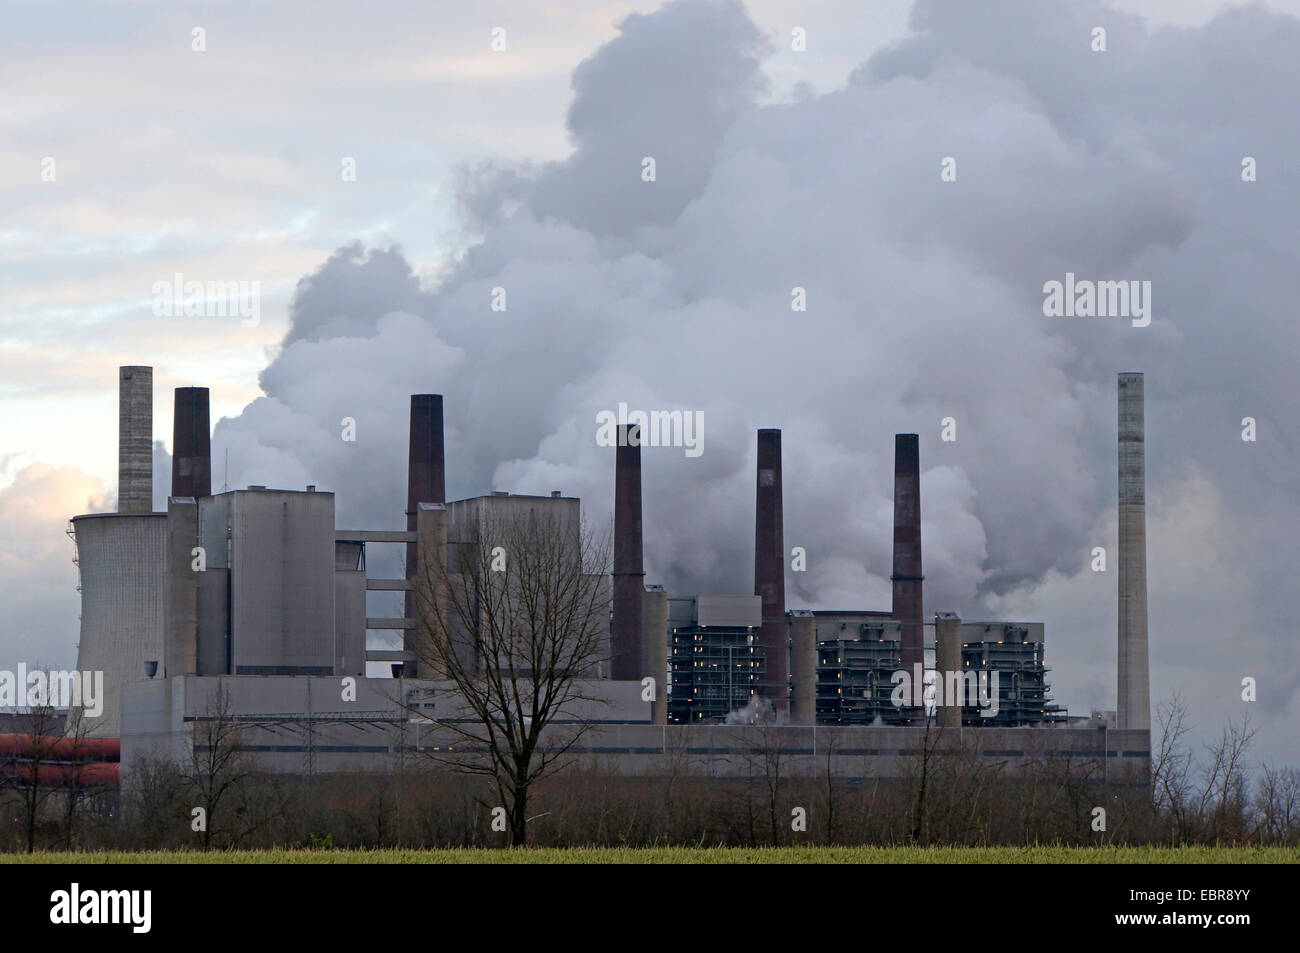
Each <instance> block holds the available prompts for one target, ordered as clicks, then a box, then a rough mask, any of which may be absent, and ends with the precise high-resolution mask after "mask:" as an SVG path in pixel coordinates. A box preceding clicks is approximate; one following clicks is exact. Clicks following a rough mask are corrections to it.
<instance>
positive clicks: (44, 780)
mask: <svg viewBox="0 0 1300 953" xmlns="http://www.w3.org/2000/svg"><path fill="white" fill-rule="evenodd" d="M0 777H11V778H18V779H19V780H22V781H26V782H28V783H30V782H31V781H32V778H33V777H35V779H36V783H37V784H38V785H45V786H49V787H53V786H55V785H61V784H67V783H68V782H69V781H70V780H75V781H76V782H77V783H78V784H81V785H92V784H120V783H121V781H122V766H121V765H120V764H107V763H105V762H102V761H99V762H92V763H91V764H41V765H38V766H33V765H31V764H27V763H24V762H21V761H19V762H17V763H12V764H3V765H0Z"/></svg>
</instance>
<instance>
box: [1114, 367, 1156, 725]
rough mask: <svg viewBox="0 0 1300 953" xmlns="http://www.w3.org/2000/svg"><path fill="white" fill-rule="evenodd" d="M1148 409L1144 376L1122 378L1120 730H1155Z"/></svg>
mask: <svg viewBox="0 0 1300 953" xmlns="http://www.w3.org/2000/svg"><path fill="white" fill-rule="evenodd" d="M1144 416H1145V406H1144V397H1143V386H1142V375H1141V374H1120V375H1119V696H1118V702H1117V705H1116V721H1117V723H1118V727H1119V728H1121V729H1124V728H1137V729H1141V730H1143V731H1149V730H1150V729H1151V676H1150V672H1149V669H1148V658H1147V525H1146V524H1147V518H1146V443H1145V440H1146V437H1145V423H1144V420H1143V418H1144Z"/></svg>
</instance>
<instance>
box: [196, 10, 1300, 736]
mask: <svg viewBox="0 0 1300 953" xmlns="http://www.w3.org/2000/svg"><path fill="white" fill-rule="evenodd" d="M1099 24H1100V25H1104V26H1105V28H1106V30H1107V36H1108V43H1107V47H1108V48H1107V51H1106V52H1105V53H1095V52H1093V51H1092V49H1091V47H1090V37H1091V31H1092V28H1093V27H1094V26H1097V25H1099ZM912 25H913V35H912V36H911V37H910V38H909V39H908V40H906V41H905V42H903V43H901V44H900V45H898V46H895V47H893V48H891V49H889V50H887V51H885V52H883V53H880V54H878V55H876V56H874V57H873V58H871V59H870V60H868V61H867V62H865V63H863V64H862V65H861V66H860V68H858V69H857V70H856V71H855V72H854V73H853V74H852V75H851V76H848V77H846V78H845V83H844V86H843V87H842V88H841V89H838V90H835V91H833V92H829V93H826V94H824V95H811V94H809V95H803V96H801V97H800V98H798V99H797V100H796V101H793V102H770V101H768V100H767V99H766V98H765V90H766V87H765V83H764V74H763V64H764V62H765V60H767V59H769V58H774V57H789V56H796V55H801V54H796V53H792V52H791V51H789V50H788V49H787V48H786V44H787V43H788V41H787V40H786V39H784V38H782V37H779V36H778V37H772V38H767V37H765V36H764V35H763V34H762V33H761V32H760V31H759V30H758V29H757V28H756V27H755V26H754V24H753V23H752V22H751V21H750V19H749V18H748V16H747V14H746V12H745V10H744V8H743V6H742V5H740V4H739V3H733V2H680V3H672V4H669V5H667V6H665V7H664V8H663V9H662V10H661V11H659V12H657V13H655V14H653V15H646V16H642V15H634V16H630V17H628V18H627V19H626V20H625V21H624V22H623V24H622V26H621V31H620V34H619V35H618V37H617V38H615V39H614V40H612V41H611V42H609V43H608V44H606V45H605V46H604V47H602V48H600V49H599V50H597V51H595V52H594V53H593V55H592V56H591V57H590V58H589V59H588V60H586V61H585V62H584V63H582V64H581V66H579V67H578V68H577V70H576V71H575V72H574V74H573V79H572V86H573V101H572V106H571V108H570V110H569V115H568V128H569V132H570V135H571V138H572V143H573V152H572V154H571V155H570V156H569V157H568V158H567V159H565V160H563V161H560V162H556V163H549V164H536V165H513V164H508V163H503V162H499V161H495V160H494V159H493V157H491V156H485V157H484V161H483V162H482V163H481V164H478V165H475V166H473V167H472V168H467V169H465V170H464V171H463V174H462V176H461V178H460V183H459V190H460V197H461V201H462V212H463V216H464V224H465V228H466V230H467V232H468V233H470V234H473V235H475V236H476V238H475V240H474V241H473V243H472V244H470V246H469V247H468V248H467V250H466V251H465V252H464V254H463V256H462V257H460V258H459V259H458V260H457V261H455V262H451V263H445V262H444V263H419V262H410V261H408V260H406V258H405V257H404V256H403V254H402V252H401V250H400V249H399V248H366V247H363V246H361V245H360V244H356V245H352V246H349V247H345V248H341V249H339V250H338V251H337V252H336V253H335V254H334V255H332V256H331V257H330V258H329V259H328V260H327V261H325V262H324V263H323V264H321V266H320V267H319V268H318V269H317V270H316V271H315V272H314V273H312V274H310V275H308V276H306V277H304V278H303V279H302V280H301V282H300V283H299V286H298V289H297V293H296V295H295V297H294V300H293V304H292V309H291V315H290V317H291V326H290V328H289V331H288V333H287V334H286V336H285V339H284V342H283V348H282V350H281V351H280V352H279V354H278V355H277V356H276V357H275V359H274V360H273V361H272V362H271V363H270V364H269V366H268V367H267V368H266V369H265V371H264V372H263V374H262V375H261V387H262V389H263V391H264V393H265V396H264V397H262V398H260V399H258V400H256V401H254V402H253V403H251V404H249V405H248V406H247V407H246V408H245V409H244V411H243V412H242V413H241V414H240V415H239V416H238V417H236V418H233V419H225V420H223V421H221V422H220V423H219V425H218V426H217V428H216V434H215V439H214V447H213V460H214V471H215V470H216V467H217V466H218V464H217V463H216V461H223V462H224V455H225V453H226V451H229V466H230V482H231V484H232V485H234V486H244V485H247V484H248V483H265V484H270V485H273V486H285V487H301V486H303V485H305V484H307V483H316V484H318V485H320V487H321V489H331V490H335V491H337V492H338V494H339V496H338V506H339V517H338V520H339V524H340V525H349V526H357V525H366V526H375V527H389V528H400V526H401V524H402V513H403V505H404V497H403V478H404V474H405V454H406V444H405V435H406V417H405V415H406V408H407V407H408V395H409V394H411V393H416V392H437V393H442V394H444V395H446V415H447V441H446V445H447V466H448V469H447V481H448V487H447V488H448V493H449V498H453V499H454V498H458V497H461V496H467V495H476V494H480V493H486V492H488V491H490V490H492V489H502V490H510V491H512V492H520V493H543V494H544V493H547V492H548V491H550V490H553V489H561V490H563V491H564V492H565V493H566V494H574V495H580V496H581V497H582V498H583V501H584V505H585V507H586V513H587V516H588V519H589V520H590V521H591V522H592V523H593V524H596V525H597V526H605V525H608V523H609V520H610V515H611V513H612V503H613V469H614V455H613V452H612V451H611V450H610V449H608V448H602V447H599V446H597V444H596V441H595V433H596V424H595V421H596V414H597V413H598V412H599V411H602V410H613V409H615V408H616V407H617V406H618V403H619V402H620V401H625V402H627V403H628V405H629V406H632V407H639V408H647V409H668V410H671V409H681V410H692V411H695V410H698V411H702V412H703V414H704V417H705V423H706V427H705V432H706V434H707V440H706V443H705V451H704V453H703V454H702V455H701V456H699V457H698V458H688V457H686V456H685V455H684V454H683V453H682V452H681V450H680V449H674V448H646V449H644V451H643V456H642V459H643V470H644V476H643V479H644V488H645V543H646V571H647V581H648V582H658V583H662V584H665V585H666V586H667V587H668V589H669V591H670V592H674V593H682V594H692V593H696V592H710V591H736V592H747V591H750V587H751V585H752V578H751V576H750V569H751V567H752V546H753V541H752V536H751V534H752V516H753V483H754V476H753V468H754V454H755V449H754V446H755V431H756V430H757V429H759V428H762V427H777V428H781V429H782V430H783V449H784V470H785V474H784V477H785V519H786V522H785V540H786V545H787V547H795V546H802V547H804V548H805V549H806V551H807V554H808V555H807V561H808V569H807V571H806V572H801V573H790V574H789V576H788V582H787V603H788V605H789V606H791V607H805V606H806V607H811V608H887V607H888V605H889V582H888V576H889V572H890V541H891V532H890V529H891V518H892V505H891V496H890V494H891V490H892V465H893V461H892V457H891V454H892V448H893V440H892V436H893V434H894V433H896V432H916V433H919V434H920V435H921V466H922V471H923V476H922V517H923V550H924V553H925V558H926V563H925V575H926V589H925V597H926V607H925V608H926V612H927V614H928V613H933V612H934V611H936V610H939V609H953V610H956V611H958V612H959V613H960V614H961V615H962V616H963V618H966V619H976V618H981V617H993V618H997V617H999V615H998V614H1001V615H1002V616H1006V615H1014V614H1020V615H1022V616H1024V615H1031V614H1032V617H1034V618H1042V619H1044V621H1046V622H1047V624H1048V627H1047V639H1048V656H1049V661H1050V662H1051V663H1052V664H1053V666H1054V667H1055V668H1056V669H1057V673H1058V674H1061V673H1069V675H1068V676H1066V677H1068V679H1070V681H1068V682H1066V681H1065V680H1064V679H1062V678H1058V679H1057V684H1056V694H1057V695H1058V697H1060V696H1062V695H1064V696H1065V699H1064V700H1066V701H1069V702H1070V703H1071V704H1072V706H1073V707H1074V708H1075V709H1076V711H1077V710H1078V709H1084V710H1085V713H1086V708H1087V707H1088V706H1089V704H1092V705H1093V706H1094V707H1102V706H1103V705H1106V704H1111V705H1113V699H1114V674H1113V673H1114V632H1115V609H1114V599H1115V582H1114V575H1113V573H1114V549H1113V547H1114V539H1115V530H1114V505H1115V376H1116V373H1117V372H1118V371H1128V370H1141V371H1145V372H1146V388H1147V466H1148V474H1147V479H1148V500H1149V501H1150V502H1149V507H1148V513H1149V520H1150V524H1149V529H1148V538H1149V540H1150V543H1149V545H1150V552H1149V557H1148V558H1149V563H1150V580H1151V610H1150V617H1151V646H1152V671H1153V673H1155V682H1154V684H1153V698H1154V699H1160V698H1162V697H1166V696H1167V695H1168V694H1169V693H1170V692H1171V691H1172V690H1174V689H1177V690H1180V691H1181V692H1182V693H1183V694H1184V695H1185V696H1190V697H1192V698H1193V699H1194V700H1195V701H1196V702H1197V703H1198V704H1202V705H1204V706H1206V710H1207V714H1206V715H1205V720H1206V721H1208V722H1212V721H1213V720H1214V719H1216V718H1218V717H1219V716H1221V715H1223V714H1224V713H1231V712H1236V711H1237V710H1238V709H1239V708H1240V705H1239V704H1235V702H1236V700H1237V699H1236V694H1235V693H1236V691H1237V686H1238V683H1239V681H1240V679H1241V678H1242V677H1244V676H1248V675H1253V676H1255V677H1257V678H1259V679H1260V683H1261V690H1260V701H1259V703H1258V704H1259V707H1260V709H1262V710H1264V711H1265V712H1267V713H1268V714H1267V717H1269V718H1272V719H1274V721H1275V722H1276V723H1282V722H1284V721H1285V720H1286V718H1288V717H1290V718H1292V720H1294V717H1300V700H1298V698H1297V689H1298V688H1300V676H1297V675H1296V674H1294V673H1297V672H1300V654H1298V650H1297V649H1296V647H1295V645H1296V643H1295V640H1293V639H1278V638H1277V637H1276V634H1277V633H1278V632H1280V631H1283V628H1284V622H1283V620H1284V616H1283V602H1284V601H1289V597H1290V596H1291V595H1292V593H1293V591H1294V572H1295V567H1296V565H1297V564H1300V561H1298V559H1297V557H1300V547H1298V545H1297V542H1296V539H1295V534H1294V531H1293V530H1294V527H1295V526H1297V525H1300V519H1298V518H1300V502H1298V500H1297V494H1296V492H1295V463H1296V459H1297V455H1296V450H1297V438H1298V435H1297V431H1296V426H1295V423H1294V417H1293V416H1292V415H1293V414H1294V408H1295V406H1296V404H1297V401H1296V398H1297V383H1296V382H1297V379H1298V378H1297V375H1296V366H1295V364H1296V357H1295V355H1296V354H1297V353H1300V341H1298V340H1297V337H1298V335H1297V331H1296V322H1295V315H1294V302H1295V301H1297V300H1300V271H1298V270H1297V269H1295V268H1294V262H1293V260H1292V258H1291V253H1293V249H1294V242H1295V234H1296V233H1295V222H1294V210H1295V209H1296V208H1298V207H1300V194H1298V193H1300V179H1298V178H1297V177H1296V176H1295V174H1294V165H1295V164H1294V156H1296V155H1297V154H1300V142H1297V138H1298V137H1300V126H1298V125H1297V124H1296V123H1295V121H1294V103H1295V101H1296V97H1297V94H1300V75H1298V73H1300V55H1297V54H1298V53H1300V21H1296V20H1295V19H1291V18H1286V17H1281V16H1276V15H1273V14H1270V13H1268V12H1265V11H1264V10H1262V9H1243V10H1239V11H1236V12H1232V13H1227V14H1224V15H1222V16H1220V17H1219V18H1217V19H1215V20H1213V21H1212V22H1210V23H1209V24H1208V25H1206V26H1205V27H1203V28H1197V29H1178V30H1174V29H1163V30H1158V31H1154V32H1151V31H1149V30H1148V28H1147V27H1146V26H1145V25H1144V23H1143V22H1142V21H1141V20H1139V19H1138V18H1136V17H1133V16H1129V15H1126V14H1123V13H1119V12H1116V11H1113V10H1110V9H1108V8H1106V7H1104V6H1103V5H1101V4H1099V3H1092V2H1076V3H1071V4H1068V5H1060V4H1043V3H1039V2H1035V0H998V2H989V3H981V4H971V3H967V2H965V0H922V2H919V3H918V4H917V6H916V9H915V13H914V16H913V24H912ZM803 55H809V54H803ZM1245 156H1251V157H1254V158H1255V159H1256V160H1257V162H1258V169H1259V173H1258V180H1257V181H1255V182H1250V183H1247V182H1243V181H1242V178H1241V174H1240V173H1241V165H1242V160H1243V157H1245ZM645 157H653V158H654V159H655V166H656V180H655V181H654V182H645V181H643V180H642V175H641V173H642V167H643V166H642V162H643V159H644V158H645ZM946 157H951V158H952V159H954V160H955V169H956V180H955V181H952V182H945V181H942V180H941V177H940V172H941V163H942V162H943V160H944V159H945V158H946ZM421 269H424V270H435V269H436V270H438V271H439V272H440V273H441V274H442V275H443V278H442V280H441V282H440V283H439V284H438V285H437V286H429V285H426V284H422V283H421V282H420V281H419V280H418V279H417V278H416V271H417V270H421ZM1067 272H1073V273H1074V274H1076V275H1079V276H1080V277H1083V278H1088V279H1092V280H1116V281H1120V280H1139V281H1150V282H1151V287H1152V296H1153V302H1154V306H1153V313H1154V320H1153V321H1152V322H1151V324H1150V326H1149V327H1146V328H1135V327H1133V326H1132V324H1131V322H1129V321H1128V320H1122V319H1118V318H1048V317H1045V316H1044V314H1043V309H1042V302H1043V290H1042V288H1043V284H1044V282H1046V281H1049V280H1060V279H1061V278H1062V277H1063V276H1064V275H1065V274H1066V273H1067ZM795 288H803V289H805V290H806V298H807V310H806V311H793V310H792V309H791V301H792V292H793V290H794V289H795ZM494 289H504V293H505V300H506V309H505V310H504V311H494V310H493V309H492V307H491V304H492V300H493V295H494ZM1245 416H1252V417H1255V418H1256V419H1257V420H1258V422H1259V423H1258V428H1259V439H1258V441H1257V442H1254V443H1247V442H1243V441H1242V440H1241V436H1240V434H1241V424H1240V421H1241V420H1242V418H1243V417H1245ZM946 417H951V418H953V419H954V421H955V424H956V436H957V439H956V440H955V441H952V442H945V441H942V440H941V439H940V429H941V421H942V420H943V418H946ZM344 418H351V419H352V420H354V421H355V428H356V430H355V432H356V440H355V442H348V441H345V440H343V439H341V434H342V431H343V423H342V422H343V420H344ZM215 476H216V473H215V472H214V477H215ZM215 482H217V483H219V482H220V481H219V480H216V481H215ZM1095 546H1104V547H1107V548H1108V552H1109V553H1110V554H1111V564H1110V568H1109V572H1108V573H1105V574H1100V573H1094V572H1092V571H1091V570H1090V569H1089V559H1090V557H1091V552H1092V549H1093V547H1095ZM1276 673H1292V674H1285V675H1279V674H1276ZM1162 680H1163V683H1162ZM1108 693H1109V694H1108ZM1213 706H1217V707H1213ZM1290 744H1291V746H1292V747H1293V748H1294V744H1295V742H1294V741H1292V742H1290Z"/></svg>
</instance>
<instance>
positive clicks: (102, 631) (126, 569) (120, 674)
mask: <svg viewBox="0 0 1300 953" xmlns="http://www.w3.org/2000/svg"><path fill="white" fill-rule="evenodd" d="M72 526H73V532H74V534H75V536H76V542H77V565H78V567H79V569H80V572H81V636H80V646H79V648H78V651H77V668H78V669H79V670H81V671H89V672H96V671H102V672H103V673H104V696H105V697H104V711H103V714H102V715H100V717H99V718H95V719H88V720H87V722H86V723H87V725H88V726H89V731H90V733H91V734H92V735H94V736H96V737H114V736H116V735H117V733H118V727H119V717H120V705H121V693H122V687H123V686H124V685H126V684H129V683H131V682H135V681H139V680H140V679H143V678H144V677H145V674H144V663H145V662H146V661H150V660H153V661H157V662H159V664H160V665H161V662H162V656H163V623H164V612H165V602H166V593H167V516H166V514H165V513H150V514H144V515H136V516H131V515H125V514H117V513H96V514H93V515H88V516H78V517H75V518H74V519H73V521H72Z"/></svg>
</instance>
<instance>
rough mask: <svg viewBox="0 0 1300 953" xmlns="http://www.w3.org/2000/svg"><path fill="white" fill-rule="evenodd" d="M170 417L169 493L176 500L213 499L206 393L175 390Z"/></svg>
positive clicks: (210, 443) (191, 388) (199, 389)
mask: <svg viewBox="0 0 1300 953" xmlns="http://www.w3.org/2000/svg"><path fill="white" fill-rule="evenodd" d="M173 406H174V408H175V409H174V410H173V412H172V413H173V416H172V492H171V495H172V496H174V497H177V498H183V497H187V496H192V497H194V498H195V499H198V498H199V497H201V496H211V495H212V438H211V433H212V431H211V428H210V427H209V424H208V389H207V388H206V387H178V388H176V400H175V404H174V405H173Z"/></svg>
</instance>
